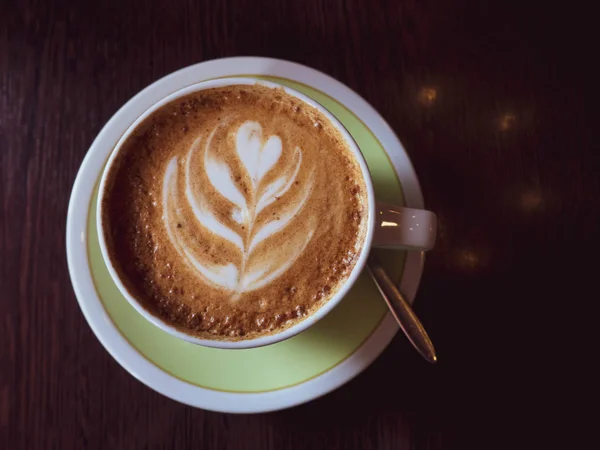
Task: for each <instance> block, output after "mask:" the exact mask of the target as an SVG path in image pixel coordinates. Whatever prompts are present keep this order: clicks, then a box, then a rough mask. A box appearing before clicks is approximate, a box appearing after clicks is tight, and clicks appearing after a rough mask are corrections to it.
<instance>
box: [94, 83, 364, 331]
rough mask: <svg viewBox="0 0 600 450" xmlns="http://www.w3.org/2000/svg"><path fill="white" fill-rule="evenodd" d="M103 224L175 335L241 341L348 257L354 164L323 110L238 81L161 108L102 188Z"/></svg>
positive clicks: (121, 265) (300, 300)
mask: <svg viewBox="0 0 600 450" xmlns="http://www.w3.org/2000/svg"><path fill="white" fill-rule="evenodd" d="M100 209H101V220H102V233H103V236H104V239H105V242H106V248H107V251H108V253H109V256H110V259H111V262H112V265H113V267H114V268H115V271H117V272H118V275H119V279H120V280H121V281H122V283H123V285H124V286H125V288H126V289H127V290H128V291H129V293H130V294H131V296H132V297H134V298H135V299H136V300H137V301H138V303H139V304H141V305H142V306H143V307H144V308H145V309H147V310H148V311H149V312H150V313H151V314H154V315H155V316H157V317H160V319H161V320H163V321H165V322H167V323H169V324H171V325H172V326H174V327H177V328H178V329H180V330H181V331H183V332H185V333H188V334H192V335H195V336H199V337H202V338H209V339H221V340H236V339H237V340H239V339H249V338H254V337H259V336H262V335H266V334H271V333H277V332H279V331H281V330H283V329H285V328H288V327H290V326H292V325H294V324H295V323H297V322H299V321H301V320H304V319H305V318H307V317H309V316H310V315H311V314H312V313H313V312H314V311H316V310H317V309H319V308H320V307H321V306H322V305H323V304H325V302H327V301H328V300H329V299H330V298H331V297H332V296H333V295H335V293H336V292H337V291H338V290H339V288H340V286H342V285H343V284H344V283H345V281H346V280H347V278H348V276H349V275H350V273H351V271H352V269H353V268H354V266H355V263H356V260H357V256H358V255H359V254H360V252H361V249H362V246H363V242H364V239H365V235H366V229H367V223H368V208H367V193H366V187H365V182H364V179H363V177H362V172H361V169H360V166H359V165H358V163H357V161H356V159H355V157H354V155H353V154H352V152H351V150H350V149H349V148H348V146H347V144H346V142H345V141H344V139H343V137H342V136H341V135H340V133H339V131H338V130H337V129H336V128H335V127H334V126H333V125H332V124H330V123H329V121H328V119H327V118H326V117H324V115H323V114H322V113H320V112H319V111H318V110H316V109H314V108H312V107H311V106H309V105H307V104H306V103H304V102H302V101H300V100H298V99H297V98H295V97H292V96H291V95H289V94H287V93H286V92H285V91H283V90H281V89H271V88H267V87H263V86H259V85H253V86H248V85H236V86H228V87H224V88H214V89H208V90H205V91H199V92H197V93H194V94H190V95H188V96H187V97H183V98H180V99H178V100H175V101H173V102H171V103H168V104H166V105H163V106H161V107H160V108H159V109H158V110H156V111H155V112H154V113H152V114H151V115H150V116H149V117H148V118H146V119H145V120H144V121H142V123H141V124H140V125H139V126H138V127H137V128H136V129H135V130H134V131H133V132H132V133H131V134H129V135H128V137H127V138H126V139H125V141H124V143H123V144H122V146H121V147H120V148H119V149H118V153H117V156H116V157H115V159H114V161H113V162H112V164H111V166H110V168H109V170H108V174H107V175H106V179H105V183H104V191H103V195H102V204H101V208H100Z"/></svg>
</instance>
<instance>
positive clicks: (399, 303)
mask: <svg viewBox="0 0 600 450" xmlns="http://www.w3.org/2000/svg"><path fill="white" fill-rule="evenodd" d="M367 266H368V268H369V272H371V275H372V276H373V279H374V280H375V284H376V285H377V288H378V289H379V292H381V295H382V296H383V298H384V299H385V301H386V303H387V304H388V306H389V307H390V311H391V312H392V315H393V316H394V318H395V319H396V321H397V322H398V325H400V328H401V329H402V331H403V332H404V334H405V335H406V337H407V338H408V340H409V341H410V343H411V344H412V345H413V347H414V348H415V349H417V351H418V352H419V353H420V354H421V355H422V356H423V358H425V359H426V360H427V361H429V362H430V363H434V362H436V361H437V356H436V354H435V349H434V348H433V344H432V343H431V339H429V336H428V335H427V332H426V331H425V328H424V327H423V324H422V323H421V321H420V320H419V318H418V317H417V316H416V314H415V313H414V311H413V310H412V308H411V306H410V304H409V303H408V302H407V301H406V299H405V298H404V296H403V295H402V293H401V292H400V290H399V289H398V288H397V287H396V285H395V284H394V282H393V281H392V279H391V278H390V276H389V275H388V274H387V272H386V271H385V269H384V268H383V266H382V265H381V263H380V262H379V260H378V259H377V258H376V257H375V256H374V255H373V254H372V253H371V255H369V260H368V263H367Z"/></svg>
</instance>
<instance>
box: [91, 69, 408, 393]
mask: <svg viewBox="0 0 600 450" xmlns="http://www.w3.org/2000/svg"><path fill="white" fill-rule="evenodd" d="M240 76H242V75H240ZM244 76H251V77H254V78H263V79H266V80H271V81H274V82H276V83H280V84H283V85H286V86H289V87H291V88H293V89H296V90H298V91H300V92H302V93H304V94H306V95H308V96H310V97H311V98H313V99H314V100H316V101H318V102H319V103H321V104H322V105H323V106H325V107H326V108H327V109H328V110H329V111H330V112H331V113H332V114H333V115H335V116H336V117H337V118H338V119H339V120H340V122H342V123H343V124H344V126H345V127H346V128H347V129H348V131H349V132H350V133H351V134H352V136H353V137H354V139H355V140H356V142H357V143H358V145H359V147H360V149H361V151H362V152H363V154H364V156H365V158H366V160H367V164H368V165H369V170H370V171H371V175H372V177H373V183H374V186H375V194H376V196H377V198H378V199H380V200H384V201H388V202H392V203H396V204H399V205H403V204H404V199H403V195H402V189H401V186H400V183H399V181H398V178H397V176H396V173H395V172H394V169H393V167H392V165H391V164H390V162H389V159H388V157H387V155H386V153H385V151H384V150H383V147H382V146H381V143H380V142H379V141H378V140H377V138H376V137H375V136H374V135H373V133H372V132H371V131H370V130H369V129H368V128H367V127H366V125H365V124H364V123H362V122H361V121H360V119H358V117H356V116H355V115H354V114H353V113H352V112H351V111H349V110H348V109H347V108H346V107H344V106H343V105H341V104H340V103H338V102H337V101H336V100H334V99H332V98H331V97H328V96H327V95H326V94H324V93H322V92H320V91H317V90H315V89H313V88H311V87H309V86H306V85H303V84H299V83H296V82H294V81H291V80H287V79H282V78H274V77H256V76H253V75H244ZM97 198H98V190H97V187H96V190H95V192H94V195H93V196H92V200H91V204H90V208H89V217H88V237H89V240H88V252H89V260H90V269H91V273H92V277H93V279H94V283H95V285H96V290H97V291H98V295H99V297H100V299H101V301H102V304H103V305H104V308H105V309H106V312H107V314H108V315H109V316H110V318H111V319H112V321H113V322H114V324H115V325H116V327H117V328H118V330H119V331H120V332H121V334H122V335H123V337H124V338H125V339H126V340H127V341H129V343H130V344H131V345H132V346H133V347H134V348H135V349H136V350H137V351H138V352H139V353H140V354H141V355H143V356H144V357H145V358H146V359H147V360H149V361H150V362H152V363H153V364H155V365H156V366H158V367H159V368H160V369H162V370H164V371H165V372H167V373H169V374H171V375H173V376H175V377H177V378H179V379H181V380H183V381H186V382H188V383H191V384H194V385H197V386H201V387H204V388H207V389H214V390H220V391H227V392H247V393H251V392H265V391H272V390H277V389H282V388H285V387H290V386H293V385H296V384H300V383H303V382H305V381H308V380H310V379H312V378H315V377H317V376H319V375H320V374H322V373H324V372H326V371H327V370H329V369H331V368H333V367H335V366H336V365H338V364H339V363H340V362H342V361H343V360H345V359H346V358H348V357H349V356H350V355H351V354H352V353H353V352H354V351H356V350H357V349H358V348H359V347H360V346H361V344H362V343H363V342H364V341H365V340H366V339H367V338H368V337H369V336H370V335H371V333H373V331H375V329H376V328H377V327H378V326H379V324H380V323H381V321H382V320H383V317H384V316H385V313H386V306H385V304H384V302H383V300H382V299H381V298H380V296H379V293H378V292H377V289H376V287H375V286H374V284H373V282H372V281H371V280H370V278H369V277H368V275H367V274H366V273H363V274H362V276H361V277H360V278H359V280H358V281H357V283H356V284H355V286H354V287H353V289H352V290H351V292H350V293H349V294H348V295H347V296H346V298H344V300H343V301H342V302H341V303H340V305H339V306H338V307H337V308H336V309H335V310H333V311H332V312H331V313H330V314H329V315H328V316H327V317H325V318H324V319H322V320H321V321H320V322H318V323H317V324H316V325H314V326H313V327H311V328H310V329H308V330H307V331H305V332H304V333H301V334H299V335H297V336H295V337H293V338H291V339H288V340H287V341H284V342H280V343H277V344H274V345H271V346H268V347H262V348H255V349H248V350H219V349H212V348H205V347H201V346H198V345H194V344H190V343H187V342H184V341H181V340H179V339H177V338H175V337H172V336H170V335H169V334H167V333H165V332H163V331H162V330H160V329H159V328H157V327H155V326H154V325H152V324H151V323H150V322H148V321H146V319H144V318H143V317H142V316H141V315H140V314H138V313H137V312H136V311H135V309H133V307H132V306H131V305H129V303H128V302H127V300H126V299H125V298H124V297H123V296H122V295H121V294H120V293H119V291H118V289H117V287H116V286H115V284H114V283H113V282H112V280H111V278H110V275H109V273H108V270H107V268H106V265H105V264H104V261H103V259H102V255H101V253H100V248H99V245H98V234H97V228H96V208H95V205H96V202H97ZM381 258H382V259H383V260H384V264H385V265H386V267H387V268H388V270H389V271H390V273H391V274H392V275H393V276H394V277H395V278H396V279H399V278H400V275H401V273H402V270H403V266H404V258H405V253H404V252H402V251H385V252H381ZM307 320H310V318H309V319H307Z"/></svg>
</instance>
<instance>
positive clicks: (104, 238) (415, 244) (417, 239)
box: [97, 78, 437, 349]
mask: <svg viewBox="0 0 600 450" xmlns="http://www.w3.org/2000/svg"><path fill="white" fill-rule="evenodd" d="M241 86H250V87H254V88H255V89H262V88H268V89H271V90H274V92H275V91H277V92H281V93H284V95H288V96H290V97H291V98H293V99H294V101H295V102H296V103H295V106H294V108H297V109H302V107H304V106H306V109H310V110H311V111H312V110H313V109H314V111H316V114H318V115H319V116H318V117H320V118H321V119H322V121H315V125H314V126H315V128H316V129H320V128H322V127H323V126H325V127H326V128H327V127H331V129H332V130H334V131H335V133H336V136H340V137H341V140H342V143H341V144H343V146H344V148H345V149H347V151H348V152H349V154H350V155H351V159H352V160H353V162H354V163H355V166H356V167H357V170H358V171H359V172H360V176H361V179H362V183H363V186H364V188H363V189H361V193H360V195H361V199H363V200H364V214H363V215H362V217H361V219H360V220H361V224H362V225H361V226H362V228H361V230H363V231H361V233H362V234H361V238H360V239H359V240H358V241H357V242H359V245H358V248H357V249H356V255H355V258H354V259H353V262H352V264H353V265H352V267H351V270H349V272H348V273H347V274H346V275H344V277H343V279H342V280H341V281H340V283H339V284H338V285H337V286H335V289H333V293H332V294H331V295H330V296H329V297H327V299H326V301H325V302H324V303H323V304H321V305H319V307H318V308H316V309H315V310H314V311H311V312H310V314H308V315H307V316H306V317H302V318H301V320H300V319H298V320H296V319H294V320H289V322H290V323H291V324H290V325H289V326H287V327H283V328H281V329H275V330H273V332H271V333H268V334H264V335H260V336H257V337H254V336H249V337H247V338H245V337H244V336H243V335H242V336H240V335H236V336H235V338H232V339H228V338H218V339H213V338H211V337H210V336H206V335H202V336H199V335H195V334H194V333H190V332H188V330H186V329H185V328H183V329H182V327H180V326H175V325H174V324H173V323H172V322H170V321H169V320H168V317H166V316H161V315H160V314H156V313H155V312H153V311H150V310H149V309H148V307H147V305H145V304H144V303H143V302H142V301H141V299H140V293H139V292H134V290H133V289H132V287H131V283H129V282H128V280H126V279H125V277H124V275H123V270H120V268H119V267H117V265H118V261H116V259H115V254H114V253H115V252H114V250H111V248H110V246H111V244H110V243H109V242H108V240H109V237H110V236H111V233H114V230H110V229H109V226H108V225H107V221H106V220H105V217H106V211H105V209H106V203H107V201H108V200H107V197H109V195H108V194H107V192H108V193H109V192H110V189H109V188H110V186H109V184H110V180H109V178H110V176H111V175H110V174H111V173H112V172H114V167H115V166H116V164H117V163H116V162H117V161H118V160H119V158H120V155H121V153H122V152H123V147H124V145H125V144H126V143H127V142H128V139H130V138H131V137H132V135H134V133H135V132H136V130H138V129H139V127H141V126H142V125H144V124H147V123H148V121H149V120H151V118H152V117H154V116H155V115H156V114H157V113H158V112H160V111H161V110H163V109H164V108H166V107H167V106H168V105H171V104H173V103H174V102H177V101H179V100H181V99H184V98H187V97H189V96H190V95H195V94H199V93H202V92H209V91H210V92H212V91H211V90H215V89H225V88H231V89H233V91H234V92H237V91H235V89H236V87H238V88H239V87H241ZM274 98H277V96H276V97H274ZM278 101H279V100H278ZM219 120H220V118H219ZM323 121H324V122H326V123H322V122H323ZM253 124H254V122H252V123H250V125H248V123H245V124H244V125H243V127H245V128H243V127H239V128H238V129H237V135H236V136H237V139H238V141H239V140H240V139H242V138H243V139H242V140H243V142H245V143H247V142H251V143H252V142H254V140H253V139H254V137H255V136H256V134H257V133H260V131H261V130H260V127H259V128H256V127H257V126H256V125H253ZM242 128H243V129H242ZM314 132H315V133H316V132H318V130H315V131H314ZM240 136H241V137H240ZM194 142H195V144H194V145H196V146H199V145H200V144H201V142H200V141H194ZM277 145H279V146H280V147H281V140H280V141H279V143H278V142H277V140H276V139H269V140H267V141H266V143H265V144H264V145H263V146H262V148H261V149H260V153H257V155H260V157H261V158H262V160H265V161H267V162H265V163H264V164H266V165H267V166H266V167H267V169H264V170H263V169H261V166H257V167H256V169H255V174H256V176H257V177H259V176H263V177H264V176H266V175H265V174H266V173H267V171H268V170H269V168H270V167H275V165H274V164H275V162H273V161H275V160H276V158H277V156H278V155H281V149H279V150H278V149H277ZM206 146H208V144H206ZM265 149H266V150H265ZM278 152H279V153H278ZM190 154H191V152H190ZM270 155H271V156H270ZM273 155H274V156H273ZM269 158H271V160H272V161H271V160H269ZM241 159H242V160H243V159H244V157H241ZM262 160H261V161H262ZM187 161H188V163H189V160H187ZM204 161H205V163H206V167H207V180H209V181H210V182H211V183H213V184H215V185H221V188H222V189H221V194H222V196H224V197H225V198H226V200H228V201H230V202H233V203H234V204H235V203H236V201H237V200H236V199H237V198H238V197H239V195H238V194H237V193H236V192H238V191H236V189H234V188H233V187H231V186H230V184H231V183H229V181H228V180H229V178H228V177H229V176H230V175H231V173H230V172H227V171H225V172H223V170H224V169H223V167H222V165H219V164H220V163H218V162H217V163H214V164H213V165H212V166H211V165H210V164H209V162H210V161H209V160H208V159H206V157H205V160H204ZM182 162H183V161H182V160H180V159H173V160H172V162H171V164H170V166H168V167H167V169H166V171H165V173H166V175H165V176H164V177H165V178H164V179H165V182H164V186H165V187H168V186H169V183H171V185H172V183H175V181H168V177H167V175H168V172H169V170H171V171H172V172H173V173H175V171H176V170H177V169H178V168H179V167H180V165H181V163H182ZM242 162H244V161H242ZM211 164H212V163H211ZM249 164H250V163H248V164H246V169H247V170H248V171H249V172H251V171H252V170H254V169H252V170H250V169H249V167H250V165H249ZM290 167H292V165H291V166H290ZM182 171H183V172H182V174H185V170H184V169H182ZM297 171H298V170H296V176H297ZM292 172H293V170H292ZM224 174H225V175H224ZM255 178H256V177H255ZM255 178H251V181H253V182H254V181H255ZM281 179H282V180H284V177H283V176H282V178H281ZM290 179H291V178H290ZM223 180H224V181H223ZM306 180H308V181H306ZM276 181H277V180H276ZM305 181H306V184H309V183H310V177H309V176H307V177H306V179H305ZM228 183H229V184H228ZM296 183H298V182H296ZM271 184H272V185H273V184H275V182H274V183H271ZM288 184H290V183H288ZM282 185H283V183H282ZM311 186H312V185H311ZM188 189H190V188H189V187H188ZM227 189H230V191H227ZM320 189H321V191H320V192H318V194H319V195H321V196H323V195H326V192H325V191H324V190H323V187H322V185H321V188H320ZM267 190H268V189H267ZM242 191H243V190H239V192H242ZM281 191H282V189H280V191H279V192H281ZM165 192H166V191H165ZM188 194H189V192H188ZM242 194H243V192H242ZM236 196H237V197H236ZM163 198H167V196H166V194H164V195H163ZM278 199H279V197H277V196H275V197H273V198H272V199H267V200H266V201H265V202H264V203H268V202H274V201H276V200H278ZM237 202H238V203H240V202H243V200H240V201H237ZM192 203H193V202H192ZM298 203H299V202H298ZM192 206H194V205H192ZM195 206H196V212H197V210H198V209H202V208H201V207H199V206H198V205H195ZM259 207H260V205H254V206H253V208H255V209H254V211H256V210H258V208H259ZM170 208H171V206H168V205H167V204H166V203H165V204H164V207H163V209H164V210H165V211H167V210H169V211H171V210H172V211H178V208H176V207H173V208H171V209H170ZM236 211H237V210H236ZM174 214H176V213H174ZM238 215H239V214H238ZM242 215H243V214H242ZM164 216H165V214H163V219H164ZM234 216H235V214H234ZM234 218H235V217H234ZM242 219H243V218H240V219H239V220H240V223H242V222H241V220H242ZM210 220H211V221H212V222H211V224H212V225H210V226H213V227H216V228H212V232H213V233H216V234H215V235H218V236H225V234H226V233H225V230H224V229H221V228H219V227H221V225H220V224H219V223H216V222H215V221H214V220H213V219H210ZM97 221H98V223H97V225H98V234H99V242H100V249H101V252H102V255H103V258H104V261H105V263H106V265H107V267H108V271H109V273H110V275H111V278H112V279H113V281H114V282H115V284H116V286H117V287H118V289H119V291H120V292H121V293H122V294H123V296H124V297H125V298H126V299H127V301H128V302H129V303H130V304H131V305H132V306H133V307H134V308H135V309H136V310H137V311H138V312H139V313H140V314H142V316H144V317H145V318H146V319H147V320H149V321H150V322H151V323H153V324H154V325H156V326H157V327H159V328H161V329H162V330H164V331H165V332H167V333H169V334H171V335H173V336H175V337H177V338H180V339H183V340H185V341H187V342H191V343H194V344H199V345H204V346H208V347H216V348H226V349H241V348H252V347H260V346H264V345H269V344H273V343H276V342H279V341H282V340H285V339H288V338H290V337H292V336H294V335H296V334H298V333H300V332H302V331H304V330H306V329H307V328H308V327H310V326H312V325H313V324H314V323H316V322H317V321H319V320H320V319H321V318H323V317H324V316H325V315H327V314H328V313H329V312H330V311H331V310H332V309H333V308H335V306H336V305H337V304H338V303H339V302H340V301H341V300H342V299H343V298H344V296H345V294H346V293H347V292H348V291H349V290H350V289H351V287H352V286H353V285H354V283H355V282H356V280H357V278H358V276H359V275H360V273H361V272H362V270H363V269H364V266H365V264H366V260H367V256H368V253H369V251H370V250H371V248H376V247H384V248H404V249H411V250H429V249H431V248H432V247H433V245H434V243H435V238H436V226H437V225H436V223H437V222H436V216H435V214H434V213H432V212H430V211H426V210H419V209H411V208H404V207H400V206H396V205H392V204H387V203H381V202H377V201H376V199H375V195H374V190H373V182H372V180H371V176H370V174H369V170H368V167H367V164H366V162H365V159H364V157H363V155H362V153H361V151H360V149H359V148H358V145H357V144H356V142H355V141H354V140H353V138H352V137H351V135H350V134H349V132H348V131H347V130H346V129H345V128H344V126H343V125H342V124H341V123H340V122H339V121H338V120H337V119H336V118H335V117H334V116H333V115H332V114H331V113H329V111H327V109H325V108H324V107H323V106H321V105H320V104H319V103H317V102H316V101H314V100H312V99H311V98H309V97H307V96H305V95H303V94H301V93H299V92H297V91H296V90H294V89H291V88H288V87H284V86H281V85H278V84H276V83H272V82H266V81H262V80H256V79H251V78H225V79H218V80H211V81H205V82H200V83H197V84H194V85H191V86H188V87H186V88H183V89H181V90H179V91H177V92H175V93H173V94H171V95H169V96H167V97H165V98H164V99H162V100H161V101H159V102H157V103H156V104H154V105H153V106H151V107H150V108H149V109H148V110H147V111H146V112H144V113H143V114H142V115H141V116H140V117H139V118H138V119H137V120H136V121H135V122H134V123H133V124H132V125H131V126H130V127H129V128H128V129H127V131H126V132H125V134H124V135H123V136H122V137H121V139H120V140H119V141H118V143H117V144H116V146H115V148H114V150H113V152H112V153H111V156H110V157H109V160H108V162H107V164H106V167H105V169H104V172H103V175H102V179H101V182H100V189H99V199H98V204H97ZM163 222H164V220H163ZM171 222H173V221H171ZM175 222H177V221H174V222H173V223H175ZM280 222H281V220H280ZM165 223H167V235H168V236H170V237H171V238H173V239H175V238H176V234H177V232H178V230H177V229H176V228H178V227H180V226H181V224H180V223H176V224H175V225H174V227H175V228H173V229H170V228H169V225H168V223H170V222H169V221H168V220H167V221H166V222H165ZM272 223H277V221H275V220H273V221H272ZM313 224H314V222H313ZM210 226H209V228H210ZM315 226H316V225H315ZM242 228H243V227H242ZM271 228H273V226H272V227H271ZM311 232H312V229H307V230H305V231H304V232H303V233H300V235H301V236H300V237H302V236H305V237H307V239H308V240H310V236H312V235H311V234H310V233H311ZM227 233H229V234H228V235H230V236H233V237H232V238H230V239H229V240H230V243H233V244H235V243H236V242H234V241H237V240H238V238H235V236H236V235H234V234H232V233H230V232H227ZM174 236H175V238H174ZM234 238H235V239H234ZM173 239H172V240H173ZM175 240H176V239H175ZM299 242H300V241H299ZM283 244H285V242H284V241H282V245H283ZM177 245H179V244H176V246H177ZM240 245H242V246H244V245H245V244H244V243H243V242H241V244H240ZM302 245H305V244H303V243H299V244H297V245H296V244H294V245H293V246H292V247H294V248H296V249H300V248H301V247H302ZM178 251H179V254H181V255H186V254H187V253H186V249H185V248H184V247H181V248H179V249H178ZM294 251H295V253H294V255H295V256H294V257H298V255H296V253H298V251H297V250H294ZM111 252H112V253H111ZM300 253H301V252H300ZM188 256H189V255H188ZM189 261H192V263H191V265H192V266H193V265H194V264H196V266H195V267H197V268H198V270H200V272H201V273H202V270H204V269H203V268H204V266H202V265H198V264H197V262H196V261H195V260H194V259H193V258H192V257H191V256H190V258H189ZM189 261H188V262H189ZM292 262H293V261H292ZM283 264H284V263H281V262H280V268H281V267H283ZM285 264H287V262H285ZM223 267H226V268H230V266H223ZM238 271H239V269H238ZM276 272H277V271H275V270H274V271H273V275H276ZM215 274H218V275H219V276H221V275H222V277H221V278H219V279H216V278H215V279H213V280H212V281H213V283H217V284H218V283H221V287H223V286H225V287H226V288H227V289H231V292H233V294H231V296H232V298H233V297H235V296H236V295H239V292H242V289H240V287H239V284H240V283H239V279H240V276H239V274H237V275H236V276H235V277H233V278H232V279H237V280H238V283H237V285H236V286H234V287H231V286H229V285H228V284H227V283H228V282H229V281H228V280H229V278H227V276H228V274H229V272H228V271H227V270H221V272H218V273H217V272H214V273H213V272H211V273H208V272H207V273H204V276H205V277H208V278H210V277H211V276H215V277H216V275H215ZM167 276H168V275H167ZM236 277H237V278H236ZM230 278H231V277H230ZM264 279H267V280H268V277H267V278H264V277H263V282H264ZM255 283H256V282H255ZM242 284H243V286H247V285H248V286H249V285H250V284H251V282H250V281H247V282H245V284H244V283H242ZM248 289H250V288H248ZM272 301H275V302H276V301H277V299H272ZM192 315H193V313H192ZM206 317H209V316H206Z"/></svg>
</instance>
